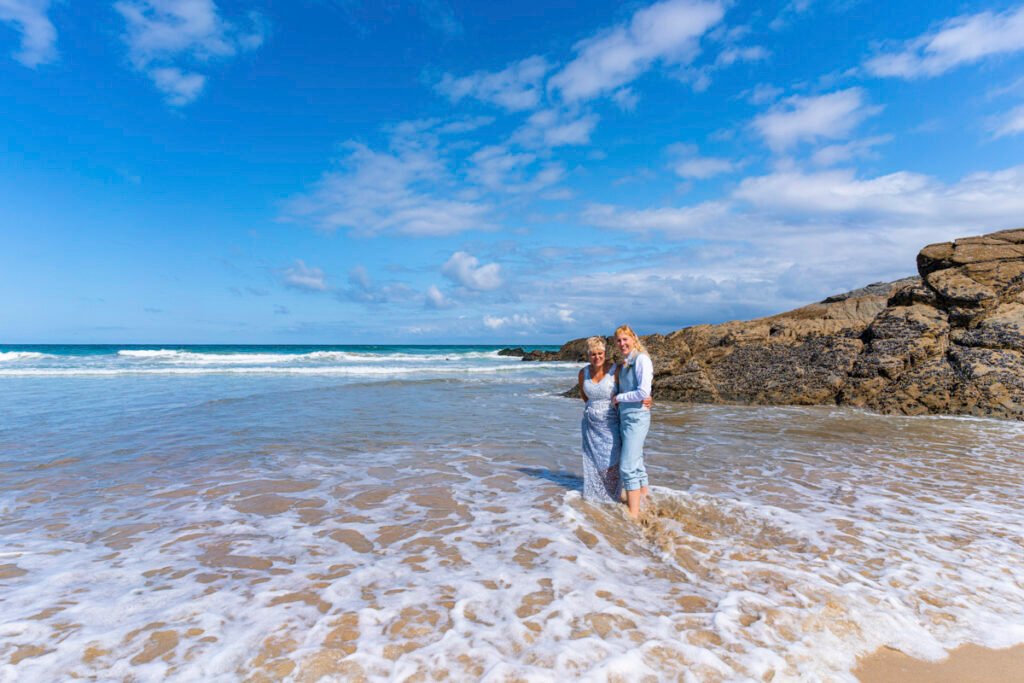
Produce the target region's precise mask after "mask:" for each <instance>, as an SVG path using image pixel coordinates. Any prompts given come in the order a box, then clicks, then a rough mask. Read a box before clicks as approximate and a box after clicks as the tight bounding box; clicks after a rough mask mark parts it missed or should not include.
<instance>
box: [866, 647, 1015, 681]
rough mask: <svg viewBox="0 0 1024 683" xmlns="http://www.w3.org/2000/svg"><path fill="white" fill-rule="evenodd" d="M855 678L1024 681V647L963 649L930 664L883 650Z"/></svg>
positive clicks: (867, 660) (871, 679)
mask: <svg viewBox="0 0 1024 683" xmlns="http://www.w3.org/2000/svg"><path fill="white" fill-rule="evenodd" d="M854 675H855V676H856V677H857V680H858V681H860V683H1006V681H1024V645H1014V646H1012V647H1008V648H1001V649H992V648H987V647H982V646H980V645H974V644H968V645H961V646H960V647H958V648H956V649H955V650H953V651H952V652H950V653H949V656H948V657H946V658H945V659H941V660H939V661H937V662H930V661H927V660H923V659H916V658H914V657H911V656H909V655H906V654H904V653H902V652H900V651H899V650H894V649H892V648H887V647H883V648H880V649H879V650H876V651H875V652H873V653H871V654H870V655H867V656H866V657H862V658H861V659H860V661H859V662H858V665H857V668H856V669H855V670H854Z"/></svg>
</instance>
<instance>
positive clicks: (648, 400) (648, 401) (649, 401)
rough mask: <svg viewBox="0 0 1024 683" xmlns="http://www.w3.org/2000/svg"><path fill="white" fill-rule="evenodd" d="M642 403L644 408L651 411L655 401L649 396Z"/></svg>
mask: <svg viewBox="0 0 1024 683" xmlns="http://www.w3.org/2000/svg"><path fill="white" fill-rule="evenodd" d="M641 403H643V404H644V408H646V409H647V410H650V409H651V405H652V404H653V403H654V399H653V398H652V397H650V396H648V397H647V398H645V399H644V400H643V401H641Z"/></svg>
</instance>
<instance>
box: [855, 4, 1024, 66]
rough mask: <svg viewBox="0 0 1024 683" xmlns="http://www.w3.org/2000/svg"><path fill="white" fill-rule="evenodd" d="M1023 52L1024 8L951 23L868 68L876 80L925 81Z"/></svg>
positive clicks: (879, 57)
mask: <svg viewBox="0 0 1024 683" xmlns="http://www.w3.org/2000/svg"><path fill="white" fill-rule="evenodd" d="M1021 51H1024V6H1021V7H1017V8H1016V9H1010V10H1007V11H1005V12H1002V13H999V14H996V13H993V12H988V11H986V12H979V13H978V14H969V15H963V16H959V17H954V18H952V19H948V20H946V21H945V22H943V23H942V25H941V26H940V27H939V28H938V29H937V30H935V31H932V32H930V33H926V34H924V35H922V36H920V37H918V38H915V39H914V40H911V41H909V42H908V43H906V44H905V45H904V46H903V49H901V50H899V51H896V52H889V53H884V54H880V55H877V56H875V57H872V58H871V59H869V60H868V61H867V63H866V64H865V68H866V69H867V70H868V72H869V73H871V74H874V75H875V76H889V77H897V78H925V77H931V76H938V75H939V74H943V73H945V72H947V71H949V70H951V69H954V68H956V67H958V66H962V65H964V64H973V63H975V62H979V61H981V60H983V59H987V58H990V57H995V56H998V55H1008V54H1013V53H1016V52H1021Z"/></svg>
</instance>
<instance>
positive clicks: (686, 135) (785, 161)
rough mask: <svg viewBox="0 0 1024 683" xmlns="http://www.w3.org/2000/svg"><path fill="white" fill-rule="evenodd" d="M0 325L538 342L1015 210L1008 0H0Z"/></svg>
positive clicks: (836, 277)
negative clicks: (992, 0) (373, 0)
mask: <svg viewBox="0 0 1024 683" xmlns="http://www.w3.org/2000/svg"><path fill="white" fill-rule="evenodd" d="M0 135H2V139H3V145H4V146H3V149H2V153H0V343H7V344H16V343H115V344H116V343H275V344H286V343H294V344H313V343H319V344H362V343H402V344H410V343H411V344H415V343H422V344H431V343H488V344H530V343H532V344H544V343H550V344H557V343H561V342H564V341H566V340H568V339H571V338H575V337H581V336H588V335H591V334H610V333H611V331H612V330H613V329H614V327H615V326H616V325H618V324H621V323H623V322H627V323H629V324H631V325H633V327H634V328H635V329H637V331H638V332H640V333H653V332H662V333H664V332H669V331H672V330H675V329H678V328H680V327H684V326H687V325H693V324H698V323H717V322H723V321H725V320H733V319H748V318H753V317H758V316H763V315H770V314H773V313H777V312H781V311H785V310H790V309H793V308H796V307H799V306H802V305H805V304H807V303H810V302H813V301H818V300H821V299H823V298H825V297H827V296H830V295H833V294H836V293H840V292H843V291H848V290H851V289H854V288H857V287H860V286H863V285H866V284H868V283H871V282H878V281H889V280H895V279H898V278H900V277H905V276H908V275H912V274H914V273H915V265H914V259H915V256H916V254H917V252H918V251H920V249H921V248H922V247H923V246H925V245H926V244H930V243H934V242H941V241H946V240H950V239H954V238H957V237H965V236H970V235H977V234H983V233H986V232H991V231H994V230H1000V229H1006V228H1012V227H1019V226H1022V225H1024V4H1021V3H1016V4H1015V3H1010V2H949V1H946V0H929V1H927V2H924V1H918V2H909V1H908V2H897V3H894V2H868V1H859V0H782V1H779V2H771V1H764V2H743V1H739V0H737V1H733V2H729V1H718V0H664V1H662V2H653V3H651V2H606V1H604V0H588V2H585V3H584V2H575V1H574V2H566V1H561V0H554V1H551V2H530V1H529V0H515V1H514V2H505V1H503V0H495V1H489V2H479V0H476V1H467V2H458V1H455V0H378V1H375V2H370V1H366V2H363V1H360V0H290V1H285V0H216V1H215V0H117V1H114V2H107V1H105V0H88V1H80V0H0Z"/></svg>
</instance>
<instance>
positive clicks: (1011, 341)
mask: <svg viewBox="0 0 1024 683" xmlns="http://www.w3.org/2000/svg"><path fill="white" fill-rule="evenodd" d="M917 265H918V271H919V273H920V275H921V277H920V278H918V277H914V278H905V279H903V280H899V281H897V282H892V283H875V284H873V285H868V286H867V287H864V288H862V289H859V290H854V291H852V292H847V293H845V294H840V295H836V296H832V297H829V298H827V299H825V300H824V301H821V302H819V303H816V304H810V305H808V306H804V307H803V308H799V309H796V310H794V311H789V312H787V313H781V314H779V315H775V316H770V317H767V318H761V319H758V320H751V321H747V322H739V321H734V322H727V323H722V324H720V325H695V326H693V327H687V328H684V329H682V330H677V331H676V332H672V333H671V334H668V335H650V336H648V337H644V338H643V342H644V344H645V345H646V346H647V348H648V350H649V352H650V354H651V358H652V360H653V361H654V364H655V378H654V394H655V397H656V398H657V399H660V400H679V401H695V402H711V403H718V402H723V401H731V402H741V403H768V404H783V403H785V404H816V403H817V404H835V403H838V404H840V405H852V406H859V407H864V408H870V409H872V410H877V411H880V412H886V413H902V414H906V415H918V414H927V413H953V414H968V415H984V416H993V417H1003V418H1012V419H1018V420H1021V419H1024V229H1019V230H1004V231H1002V232H995V233H992V234H989V235H983V236H979V237H968V238H964V239H959V240H956V241H954V242H946V243H942V244H931V245H928V246H926V247H925V248H924V249H922V250H921V253H920V254H919V255H918V257H917ZM610 341H611V339H610V338H609V342H610ZM585 342H586V340H584V339H578V340H574V341H572V342H569V343H568V344H566V345H565V346H563V347H562V348H561V349H560V350H559V351H558V352H557V353H555V354H552V355H553V356H555V358H552V359H557V360H580V361H581V360H585V357H586V356H585V352H586V344H585ZM613 351H614V350H613V349H612V348H611V345H610V343H609V353H612V352H613Z"/></svg>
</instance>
